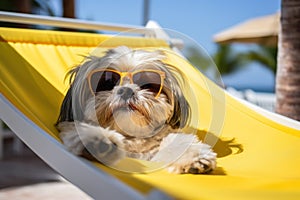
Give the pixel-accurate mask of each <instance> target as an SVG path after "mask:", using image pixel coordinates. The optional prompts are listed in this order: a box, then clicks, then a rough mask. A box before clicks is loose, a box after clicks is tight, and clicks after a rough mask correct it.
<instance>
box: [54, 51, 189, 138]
mask: <svg viewBox="0 0 300 200" xmlns="http://www.w3.org/2000/svg"><path fill="white" fill-rule="evenodd" d="M164 59H165V55H164V54H163V53H162V52H161V51H154V52H153V51H151V52H150V51H143V50H132V49H129V48H127V47H118V48H115V49H112V50H109V51H108V52H107V53H106V55H105V56H103V57H100V58H99V57H90V58H89V59H88V61H86V62H84V63H83V64H82V65H81V66H79V67H77V68H76V69H74V70H73V76H75V77H74V81H73V83H72V84H71V87H70V90H69V92H68V94H67V96H66V98H65V100H64V102H63V106H62V110H61V117H60V120H61V121H63V120H64V119H63V118H64V116H65V118H66V119H65V120H69V119H71V118H72V119H73V118H76V119H77V120H83V121H88V122H92V123H94V124H98V125H100V126H102V127H105V128H106V127H107V128H110V129H113V130H116V131H117V132H119V133H121V134H123V135H125V136H129V137H139V138H143V137H151V136H153V135H154V134H156V133H158V132H159V131H160V130H162V129H163V128H164V127H165V126H171V127H172V128H174V129H177V128H179V127H183V126H185V125H186V123H187V121H188V118H189V111H190V110H189V109H190V108H189V105H188V103H187V101H186V99H185V98H184V96H183V94H182V89H181V87H180V81H182V80H178V78H176V77H179V76H178V75H180V73H179V72H178V71H176V69H175V68H174V67H172V66H170V65H166V64H165V63H163V62H162V60H164ZM175 73H177V76H175ZM64 104H65V105H64ZM66 104H72V105H66ZM74 105H75V109H77V110H74ZM70 108H73V112H70V111H67V109H70ZM78 109H79V110H80V112H79V111H78ZM64 112H65V113H64ZM75 112H76V117H74V116H68V115H74V114H75Z"/></svg>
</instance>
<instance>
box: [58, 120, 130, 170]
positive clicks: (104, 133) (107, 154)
mask: <svg viewBox="0 0 300 200" xmlns="http://www.w3.org/2000/svg"><path fill="white" fill-rule="evenodd" d="M60 128H61V130H62V131H61V132H60V138H61V139H62V141H63V143H64V145H65V146H66V147H67V149H68V150H69V151H71V152H72V153H74V154H76V155H80V156H83V157H85V158H88V159H90V160H97V161H100V162H102V163H103V164H107V165H111V164H114V163H116V162H117V161H119V160H120V159H122V158H124V157H125V152H124V150H123V141H122V140H123V138H124V137H123V136H122V135H121V134H119V133H117V132H115V131H112V130H108V129H104V128H102V127H97V126H92V125H89V124H85V123H78V124H76V125H75V124H74V123H73V124H71V123H67V122H66V123H64V124H61V125H60Z"/></svg>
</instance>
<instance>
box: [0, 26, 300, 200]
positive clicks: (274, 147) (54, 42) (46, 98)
mask: <svg viewBox="0 0 300 200" xmlns="http://www.w3.org/2000/svg"><path fill="white" fill-rule="evenodd" d="M0 33H1V38H0V49H1V59H0V69H1V73H0V91H1V93H2V94H3V95H4V96H5V97H6V98H7V99H9V100H10V101H11V102H12V103H13V104H14V105H15V106H16V107H17V108H18V109H19V110H20V111H21V112H23V113H24V114H25V115H27V116H28V117H29V118H30V119H31V120H32V121H34V122H35V123H36V124H38V125H39V126H40V127H41V128H43V129H44V130H45V131H46V132H48V133H49V134H51V135H52V136H53V137H55V138H57V136H56V135H57V131H56V130H55V128H54V126H53V125H54V123H55V121H56V119H57V116H58V112H59V107H60V104H61V101H62V99H63V95H64V94H65V92H66V88H67V84H68V83H66V82H64V77H65V74H66V72H67V71H68V70H69V69H70V68H71V67H72V66H74V65H76V64H78V63H79V62H81V61H82V59H83V57H82V55H87V54H88V53H89V52H91V51H92V50H93V49H94V48H95V47H97V46H98V45H99V43H101V42H103V41H105V40H106V39H109V38H111V36H106V35H98V34H87V33H67V32H54V31H40V30H22V29H9V28H0ZM119 45H127V46H130V47H138V48H139V47H145V48H153V47H162V48H166V49H167V45H166V43H164V42H163V41H160V40H155V39H141V38H128V37H118V38H117V39H113V40H109V41H107V42H105V46H102V47H101V48H103V49H102V50H105V49H107V48H111V47H115V46H119ZM100 51H101V50H100ZM168 56H169V59H168V62H170V63H171V64H173V65H176V66H180V68H181V69H182V70H183V71H184V72H185V75H186V76H187V80H188V86H189V87H188V88H189V89H190V93H188V94H187V95H189V96H190V99H189V101H190V103H192V104H193V116H192V122H191V123H192V126H193V128H195V129H197V132H198V135H199V137H200V138H202V139H204V140H205V141H207V142H208V143H212V144H213V143H215V142H216V144H215V146H214V149H215V151H216V152H217V153H218V169H217V170H216V172H215V173H214V174H213V175H174V174H169V173H167V172H165V171H164V170H161V171H157V172H154V173H150V174H129V173H123V172H119V171H115V170H113V169H109V168H107V167H105V166H102V165H101V164H98V163H94V164H95V165H96V166H98V167H100V168H102V169H104V170H105V171H107V172H108V173H110V174H112V175H114V176H116V177H117V178H119V179H120V180H122V181H124V182H125V183H127V184H129V185H131V186H132V187H134V188H136V189H137V190H140V191H141V192H143V193H147V192H149V191H150V190H151V189H153V188H157V189H160V190H162V191H164V192H166V193H168V194H170V195H171V196H173V197H175V198H178V199H300V132H299V131H298V130H296V129H292V128H290V127H286V126H283V125H280V124H278V123H275V122H273V121H272V120H270V119H268V118H266V117H264V116H262V115H260V114H258V113H256V112H255V111H253V110H251V109H249V108H248V107H246V106H244V105H242V104H241V103H239V102H237V101H236V100H235V99H233V98H231V97H230V96H228V95H226V94H224V92H223V91H222V90H221V89H220V88H219V87H217V86H216V85H215V84H214V83H212V82H210V81H209V80H208V79H207V78H206V77H204V76H203V75H202V74H201V73H200V72H198V71H196V70H195V69H194V68H193V67H192V66H191V65H189V63H187V62H186V61H184V60H182V59H179V57H178V56H175V54H173V53H171V52H169V53H168ZM193 93H194V94H195V95H194V96H193V95H192V94H193ZM197 110H198V112H195V111H197ZM208 131H209V132H211V133H214V134H217V135H213V134H210V133H208ZM57 139H58V138H57ZM233 139H234V140H233ZM142 164H143V163H139V164H138V165H142ZM95 184H97V183H95ZM112 192H113V191H112Z"/></svg>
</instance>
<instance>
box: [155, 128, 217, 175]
mask: <svg viewBox="0 0 300 200" xmlns="http://www.w3.org/2000/svg"><path fill="white" fill-rule="evenodd" d="M172 154H173V155H172ZM174 156H178V157H174ZM172 157H174V158H172ZM168 158H172V159H173V162H172V163H171V164H170V165H169V167H168V170H169V171H170V172H172V173H177V174H185V173H191V174H203V173H208V172H210V171H212V170H213V169H215V168H216V153H215V152H213V150H212V149H211V147H210V146H209V145H208V144H204V143H202V142H200V141H199V140H198V138H197V137H196V136H195V135H193V134H184V133H175V134H169V135H168V136H166V137H165V138H164V139H163V141H162V143H161V145H160V150H159V152H158V153H157V155H156V156H155V157H154V159H153V160H154V161H165V160H167V159H168ZM174 160H175V161H174ZM170 161H171V160H170Z"/></svg>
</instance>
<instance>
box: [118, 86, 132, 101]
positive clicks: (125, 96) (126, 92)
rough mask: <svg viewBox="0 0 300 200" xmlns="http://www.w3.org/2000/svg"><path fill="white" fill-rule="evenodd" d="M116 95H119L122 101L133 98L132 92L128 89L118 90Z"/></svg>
mask: <svg viewBox="0 0 300 200" xmlns="http://www.w3.org/2000/svg"><path fill="white" fill-rule="evenodd" d="M117 94H118V95H120V96H121V98H122V99H124V100H127V99H129V98H130V97H132V96H133V90H132V89H131V88H129V87H121V88H120V89H118V91H117Z"/></svg>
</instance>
